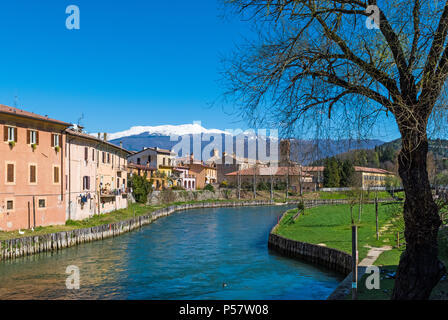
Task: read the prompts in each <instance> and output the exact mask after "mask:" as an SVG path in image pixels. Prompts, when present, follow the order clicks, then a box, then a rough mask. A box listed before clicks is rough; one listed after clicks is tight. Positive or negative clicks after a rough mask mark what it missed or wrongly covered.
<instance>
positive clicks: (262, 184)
mask: <svg viewBox="0 0 448 320" xmlns="http://www.w3.org/2000/svg"><path fill="white" fill-rule="evenodd" d="M270 189H271V186H270V185H269V184H268V183H267V182H260V183H259V184H258V185H257V190H258V191H268V190H270Z"/></svg>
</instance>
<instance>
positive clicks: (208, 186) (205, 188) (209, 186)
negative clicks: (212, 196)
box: [204, 184, 215, 192]
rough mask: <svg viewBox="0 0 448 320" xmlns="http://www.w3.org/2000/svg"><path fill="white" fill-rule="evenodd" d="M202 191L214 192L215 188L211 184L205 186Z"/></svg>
mask: <svg viewBox="0 0 448 320" xmlns="http://www.w3.org/2000/svg"><path fill="white" fill-rule="evenodd" d="M204 190H207V191H211V192H215V188H214V187H213V186H212V185H211V184H208V185H206V186H205V187H204Z"/></svg>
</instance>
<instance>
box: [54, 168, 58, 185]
mask: <svg viewBox="0 0 448 320" xmlns="http://www.w3.org/2000/svg"><path fill="white" fill-rule="evenodd" d="M53 182H54V183H59V167H54V177H53Z"/></svg>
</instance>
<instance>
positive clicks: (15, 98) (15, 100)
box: [14, 95, 19, 108]
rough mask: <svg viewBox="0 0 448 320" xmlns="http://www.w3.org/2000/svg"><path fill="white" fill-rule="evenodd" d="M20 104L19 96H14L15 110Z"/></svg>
mask: <svg viewBox="0 0 448 320" xmlns="http://www.w3.org/2000/svg"><path fill="white" fill-rule="evenodd" d="M18 104H19V96H17V95H15V96H14V108H17V106H18Z"/></svg>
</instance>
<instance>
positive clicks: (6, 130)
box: [3, 126, 8, 141]
mask: <svg viewBox="0 0 448 320" xmlns="http://www.w3.org/2000/svg"><path fill="white" fill-rule="evenodd" d="M3 140H4V141H8V127H7V126H3Z"/></svg>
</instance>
